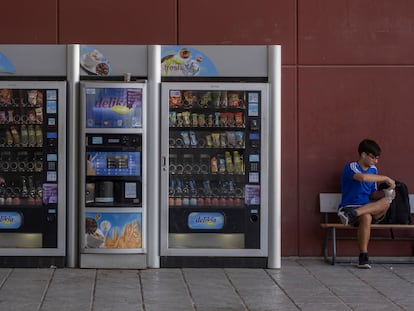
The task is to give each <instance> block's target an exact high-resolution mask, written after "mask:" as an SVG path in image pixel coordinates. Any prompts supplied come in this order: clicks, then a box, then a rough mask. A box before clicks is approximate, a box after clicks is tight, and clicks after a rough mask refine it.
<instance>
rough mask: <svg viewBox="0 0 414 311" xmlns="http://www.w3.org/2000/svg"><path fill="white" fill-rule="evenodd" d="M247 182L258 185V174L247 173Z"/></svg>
mask: <svg viewBox="0 0 414 311" xmlns="http://www.w3.org/2000/svg"><path fill="white" fill-rule="evenodd" d="M249 182H250V183H258V182H259V172H250V173H249Z"/></svg>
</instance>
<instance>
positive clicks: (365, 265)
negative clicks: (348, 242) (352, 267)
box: [357, 253, 371, 269]
mask: <svg viewBox="0 0 414 311" xmlns="http://www.w3.org/2000/svg"><path fill="white" fill-rule="evenodd" d="M357 268H359V269H371V265H370V264H369V258H368V253H361V254H359V262H358V265H357Z"/></svg>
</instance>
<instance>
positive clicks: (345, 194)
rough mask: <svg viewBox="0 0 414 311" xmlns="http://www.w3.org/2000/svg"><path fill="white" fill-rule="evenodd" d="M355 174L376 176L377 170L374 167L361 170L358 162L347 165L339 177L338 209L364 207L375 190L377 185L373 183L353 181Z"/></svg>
mask: <svg viewBox="0 0 414 311" xmlns="http://www.w3.org/2000/svg"><path fill="white" fill-rule="evenodd" d="M356 173H362V174H377V173H378V170H377V167H376V166H371V167H369V168H368V169H367V170H363V169H362V168H361V166H359V164H358V162H351V163H347V164H346V165H345V168H344V170H343V172H342V177H341V187H342V201H341V203H340V204H339V207H342V206H349V205H351V206H352V205H353V206H361V205H365V204H367V203H369V201H370V199H369V196H370V194H371V193H372V192H373V191H375V190H377V183H375V182H362V181H358V180H355V179H354V178H353V177H354V175H355V174H356Z"/></svg>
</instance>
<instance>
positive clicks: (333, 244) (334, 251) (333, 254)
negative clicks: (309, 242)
mask: <svg viewBox="0 0 414 311" xmlns="http://www.w3.org/2000/svg"><path fill="white" fill-rule="evenodd" d="M335 263H336V228H332V262H331V264H332V265H333V266H334V265H335Z"/></svg>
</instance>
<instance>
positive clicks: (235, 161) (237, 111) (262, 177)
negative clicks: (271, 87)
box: [161, 82, 269, 266]
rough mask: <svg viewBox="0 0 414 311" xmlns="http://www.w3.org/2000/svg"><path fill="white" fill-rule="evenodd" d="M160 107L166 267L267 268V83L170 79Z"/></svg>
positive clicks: (166, 83)
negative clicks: (216, 263) (218, 265)
mask: <svg viewBox="0 0 414 311" xmlns="http://www.w3.org/2000/svg"><path fill="white" fill-rule="evenodd" d="M161 109H162V127H163V128H162V136H161V150H162V176H161V182H162V186H161V191H162V198H161V200H162V204H161V209H162V211H161V233H162V239H161V262H162V264H163V265H164V266H175V265H182V264H183V263H184V265H185V264H186V263H189V262H191V260H193V261H198V265H200V262H201V261H202V259H201V257H204V258H208V260H209V261H210V262H212V258H213V257H215V258H216V259H218V260H222V261H225V262H227V264H226V265H227V266H229V265H230V266H231V263H229V260H230V261H237V260H238V259H241V260H244V261H245V262H246V261H247V260H248V259H246V258H250V259H251V260H252V261H256V263H253V264H252V265H253V266H255V265H256V266H265V265H266V256H267V229H268V228H267V215H268V200H267V195H268V189H267V180H268V177H267V169H268V150H267V147H268V144H267V143H266V142H267V140H268V137H267V135H268V133H269V131H268V119H267V117H266V116H267V115H268V109H269V99H268V85H267V84H266V83H225V82H223V83H215V82H211V83H209V82H206V83H200V82H192V83H191V82H190V83H177V82H165V83H162V94H161ZM237 258H238V259H237ZM208 260H207V261H208ZM207 261H205V265H209V263H208V262H207ZM244 264H246V263H244ZM201 265H203V264H201ZM246 265H250V264H246Z"/></svg>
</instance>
